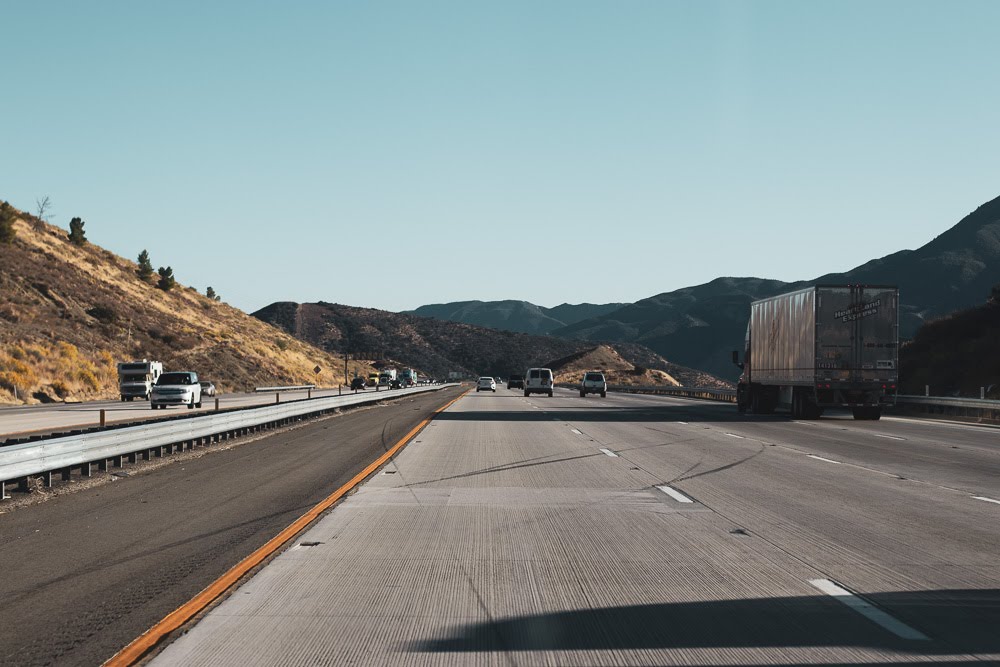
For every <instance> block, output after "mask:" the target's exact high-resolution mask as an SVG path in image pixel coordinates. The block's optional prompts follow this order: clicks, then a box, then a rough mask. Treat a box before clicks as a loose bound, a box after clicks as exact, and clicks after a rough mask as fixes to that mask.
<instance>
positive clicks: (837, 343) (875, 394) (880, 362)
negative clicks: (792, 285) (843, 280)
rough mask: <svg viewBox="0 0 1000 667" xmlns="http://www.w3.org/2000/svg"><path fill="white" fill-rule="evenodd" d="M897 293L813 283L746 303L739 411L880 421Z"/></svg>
mask: <svg viewBox="0 0 1000 667" xmlns="http://www.w3.org/2000/svg"><path fill="white" fill-rule="evenodd" d="M898 323H899V288H897V287H893V286H869V285H817V286H815V287H807V288H806V289H801V290H798V291H796V292H790V293H788V294H781V295H779V296H774V297H771V298H769V299H761V300H759V301H754V302H753V303H751V304H750V322H749V323H748V325H747V335H746V345H745V348H744V357H743V362H742V363H741V362H740V355H739V351H738V350H734V351H733V363H735V364H736V365H737V366H739V367H740V368H741V369H742V371H743V373H742V374H741V375H740V380H739V384H737V386H736V405H737V408H738V409H739V411H740V412H747V411H749V412H753V413H757V414H771V413H772V412H774V411H775V409H777V408H782V409H786V410H790V411H791V413H792V417H793V418H795V419H817V418H818V417H819V416H820V415H821V414H823V410H824V409H825V408H828V407H845V408H850V409H851V411H852V412H853V413H854V418H855V419H879V418H880V417H881V416H882V408H883V407H884V406H886V405H891V404H893V403H895V395H896V384H897V381H898V378H899V375H898V373H899V371H898V361H899V359H898V355H899V332H898V329H899V324H898Z"/></svg>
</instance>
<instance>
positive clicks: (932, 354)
mask: <svg viewBox="0 0 1000 667" xmlns="http://www.w3.org/2000/svg"><path fill="white" fill-rule="evenodd" d="M899 377H900V383H901V385H902V386H901V390H902V393H906V394H916V395H923V393H924V387H925V385H930V389H931V394H932V395H934V396H949V395H958V396H968V397H973V398H979V388H980V387H984V388H986V390H987V397H988V398H993V399H1000V284H998V285H997V286H995V287H994V288H993V297H992V298H991V299H990V300H989V301H988V302H987V303H986V304H985V305H980V306H976V307H974V308H968V309H966V310H960V311H958V312H956V313H952V314H951V315H948V316H946V317H942V318H940V319H937V320H934V321H932V322H928V323H927V324H925V325H924V326H922V327H921V328H920V329H919V330H918V331H917V335H916V336H914V338H913V340H912V341H910V342H909V343H907V344H905V345H903V347H902V348H900V351H899Z"/></svg>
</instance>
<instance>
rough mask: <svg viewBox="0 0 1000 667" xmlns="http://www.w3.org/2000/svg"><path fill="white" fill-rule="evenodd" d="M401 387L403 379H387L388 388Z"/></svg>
mask: <svg viewBox="0 0 1000 667" xmlns="http://www.w3.org/2000/svg"><path fill="white" fill-rule="evenodd" d="M402 388H403V381H402V380H390V381H389V389H402Z"/></svg>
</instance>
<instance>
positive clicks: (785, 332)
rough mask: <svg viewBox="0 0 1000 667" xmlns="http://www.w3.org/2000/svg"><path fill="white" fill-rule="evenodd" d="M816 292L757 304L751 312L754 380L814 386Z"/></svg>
mask: <svg viewBox="0 0 1000 667" xmlns="http://www.w3.org/2000/svg"><path fill="white" fill-rule="evenodd" d="M815 304H816V290H815V288H812V287H810V288H808V289H803V290H799V291H797V292H791V293H789V294H782V295H781V296H776V297H772V298H770V299H762V300H760V301H755V302H754V303H753V304H752V305H751V309H750V330H751V331H752V332H753V335H752V336H751V338H750V359H751V360H752V364H753V375H752V381H753V382H759V383H762V384H774V385H811V384H812V383H813V381H814V378H815V372H814V369H815V361H816V356H815V355H816V342H815V340H816V309H815Z"/></svg>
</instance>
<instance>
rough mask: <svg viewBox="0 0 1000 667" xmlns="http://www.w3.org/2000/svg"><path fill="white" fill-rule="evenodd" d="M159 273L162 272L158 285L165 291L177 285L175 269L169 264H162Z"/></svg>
mask: <svg viewBox="0 0 1000 667" xmlns="http://www.w3.org/2000/svg"><path fill="white" fill-rule="evenodd" d="M157 273H159V274H160V279H159V280H158V281H157V282H156V286H157V287H159V288H160V289H161V290H163V291H164V292H169V291H170V290H172V289H173V288H174V287H175V286H176V285H177V281H176V280H175V279H174V270H173V269H172V268H170V267H169V266H167V267H163V266H161V267H160V268H159V270H158V271H157Z"/></svg>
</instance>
